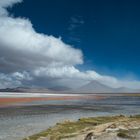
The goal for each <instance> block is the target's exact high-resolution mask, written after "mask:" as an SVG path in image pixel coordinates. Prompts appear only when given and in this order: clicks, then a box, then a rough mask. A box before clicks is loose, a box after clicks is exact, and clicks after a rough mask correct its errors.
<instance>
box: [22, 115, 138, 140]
mask: <svg viewBox="0 0 140 140" xmlns="http://www.w3.org/2000/svg"><path fill="white" fill-rule="evenodd" d="M105 137H106V138H105ZM92 138H96V140H113V139H115V138H118V140H122V139H123V138H125V140H127V139H128V140H129V139H134V138H135V139H136V140H139V139H140V115H135V116H131V115H130V116H124V115H119V116H104V117H102V116H99V117H89V118H81V119H79V120H77V121H69V120H66V121H64V122H61V123H57V124H56V125H55V126H53V127H50V128H49V129H47V130H45V131H42V132H40V133H37V134H34V135H32V136H29V137H27V138H24V139H23V140H92ZM103 138H104V139H103Z"/></svg>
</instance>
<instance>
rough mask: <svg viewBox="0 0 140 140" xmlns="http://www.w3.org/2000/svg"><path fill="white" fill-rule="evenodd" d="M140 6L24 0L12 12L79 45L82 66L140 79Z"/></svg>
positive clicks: (118, 0)
mask: <svg viewBox="0 0 140 140" xmlns="http://www.w3.org/2000/svg"><path fill="white" fill-rule="evenodd" d="M139 6H140V2H139V1H138V0H113V1H112V0H107V1H104V0H70V1H66V0H57V1H56V0H41V1H37V0H36V1H34V0H24V2H23V3H21V4H19V5H16V6H14V8H12V9H10V12H12V13H13V14H14V16H17V17H18V16H21V17H27V18H29V19H30V20H31V21H32V24H33V26H34V28H35V30H36V31H37V32H41V33H45V34H48V35H54V36H55V37H59V36H61V37H62V40H63V41H64V42H65V43H68V44H71V45H73V46H74V47H75V48H80V49H81V50H82V51H83V54H84V61H85V63H84V65H82V66H78V67H79V68H80V69H82V70H85V69H89V68H90V69H94V70H97V71H98V72H100V73H101V74H109V75H114V76H117V77H120V78H121V77H122V76H127V75H130V76H135V77H137V79H140V66H139V60H140V55H139V52H140V26H139V25H140V18H139V17H140V8H139ZM74 19H75V20H77V21H73V20H74ZM71 26H74V27H73V28H71ZM70 28H71V29H70Z"/></svg>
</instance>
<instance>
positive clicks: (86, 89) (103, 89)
mask: <svg viewBox="0 0 140 140" xmlns="http://www.w3.org/2000/svg"><path fill="white" fill-rule="evenodd" d="M75 91H76V92H81V93H138V92H140V90H135V89H131V88H126V87H120V88H112V87H109V86H107V85H104V84H102V83H100V82H98V81H96V80H94V81H91V82H90V83H88V84H86V85H84V86H81V87H80V88H78V89H76V90H75Z"/></svg>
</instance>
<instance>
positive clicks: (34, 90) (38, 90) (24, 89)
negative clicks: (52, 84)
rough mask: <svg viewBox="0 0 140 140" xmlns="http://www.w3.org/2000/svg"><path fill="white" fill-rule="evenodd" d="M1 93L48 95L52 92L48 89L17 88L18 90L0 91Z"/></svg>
mask: <svg viewBox="0 0 140 140" xmlns="http://www.w3.org/2000/svg"><path fill="white" fill-rule="evenodd" d="M0 92H24V93H28V92H30V93H32V92H33V93H36V92H41V93H46V92H51V91H50V90H49V89H47V88H29V87H17V88H6V89H0Z"/></svg>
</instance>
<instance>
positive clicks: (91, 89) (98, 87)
mask: <svg viewBox="0 0 140 140" xmlns="http://www.w3.org/2000/svg"><path fill="white" fill-rule="evenodd" d="M0 92H25V93H28V92H31V93H36V92H41V93H48V92H49V93H51V92H53V93H57V92H59V93H60V92H66V93H140V89H131V88H126V87H119V88H113V87H110V86H107V85H105V84H102V83H100V82H98V81H96V80H94V81H91V82H89V83H88V84H86V85H83V86H81V87H79V88H76V89H71V88H67V87H63V86H56V87H51V88H32V87H17V88H6V89H0Z"/></svg>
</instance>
